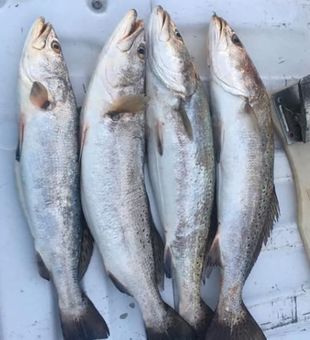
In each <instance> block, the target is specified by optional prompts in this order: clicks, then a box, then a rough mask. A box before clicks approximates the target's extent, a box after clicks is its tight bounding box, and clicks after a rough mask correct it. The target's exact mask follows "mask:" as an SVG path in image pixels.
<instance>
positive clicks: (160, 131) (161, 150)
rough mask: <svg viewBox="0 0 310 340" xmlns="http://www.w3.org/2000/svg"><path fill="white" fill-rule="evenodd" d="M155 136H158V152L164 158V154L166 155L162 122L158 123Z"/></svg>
mask: <svg viewBox="0 0 310 340" xmlns="http://www.w3.org/2000/svg"><path fill="white" fill-rule="evenodd" d="M155 135H156V145H157V151H158V153H159V154H160V155H161V156H162V155H163V153H164V144H163V123H162V122H160V121H157V122H156V125H155Z"/></svg>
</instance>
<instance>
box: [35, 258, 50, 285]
mask: <svg viewBox="0 0 310 340" xmlns="http://www.w3.org/2000/svg"><path fill="white" fill-rule="evenodd" d="M36 257H37V265H38V270H39V274H40V276H41V277H43V279H45V280H48V281H49V280H50V273H49V270H48V269H47V267H46V265H45V263H44V262H43V260H42V257H41V255H40V254H39V253H38V252H37V253H36Z"/></svg>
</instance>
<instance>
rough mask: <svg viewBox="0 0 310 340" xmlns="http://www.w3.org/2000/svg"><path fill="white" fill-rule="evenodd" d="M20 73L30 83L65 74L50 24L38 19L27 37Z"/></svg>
mask: <svg viewBox="0 0 310 340" xmlns="http://www.w3.org/2000/svg"><path fill="white" fill-rule="evenodd" d="M21 72H22V74H23V75H24V76H26V77H27V78H28V80H29V81H30V82H35V81H41V82H42V81H44V79H49V78H53V77H61V76H63V75H64V74H67V69H66V66H65V63H64V57H63V54H62V50H61V45H60V42H59V40H58V38H57V35H56V32H55V30H54V28H53V26H52V25H51V24H50V23H47V22H45V19H44V18H43V17H39V18H38V19H37V20H36V21H35V22H34V24H33V25H32V27H31V29H30V32H29V34H28V36H27V39H26V42H25V45H24V49H23V53H22V58H21Z"/></svg>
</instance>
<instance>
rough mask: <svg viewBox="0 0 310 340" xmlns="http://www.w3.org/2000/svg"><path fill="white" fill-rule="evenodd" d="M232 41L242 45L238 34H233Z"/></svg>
mask: <svg viewBox="0 0 310 340" xmlns="http://www.w3.org/2000/svg"><path fill="white" fill-rule="evenodd" d="M231 41H232V42H233V44H235V45H237V46H242V44H241V41H240V39H239V38H238V36H237V34H236V33H234V34H233V35H232V36H231Z"/></svg>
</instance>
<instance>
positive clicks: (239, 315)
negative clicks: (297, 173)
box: [209, 16, 278, 329]
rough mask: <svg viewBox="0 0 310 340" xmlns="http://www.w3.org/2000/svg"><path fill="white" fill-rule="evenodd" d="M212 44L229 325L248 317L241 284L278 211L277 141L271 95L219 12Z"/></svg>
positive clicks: (224, 306) (224, 315)
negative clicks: (275, 155) (274, 168)
mask: <svg viewBox="0 0 310 340" xmlns="http://www.w3.org/2000/svg"><path fill="white" fill-rule="evenodd" d="M209 41H210V59H211V60H210V62H211V86H210V88H211V100H212V114H213V117H214V127H215V132H214V135H215V138H216V140H217V141H216V145H217V152H216V153H217V157H216V158H217V179H218V180H217V202H218V223H219V225H218V234H217V235H216V238H215V242H214V245H215V244H216V243H217V246H218V249H219V251H218V252H217V256H218V258H217V262H218V264H220V265H221V267H222V284H221V293H220V299H219V303H218V307H217V318H218V319H219V320H220V321H221V322H222V323H224V324H226V325H227V326H229V327H231V329H232V328H233V327H234V325H236V324H238V323H240V322H242V320H243V319H245V318H246V315H247V312H246V311H245V309H244V306H243V303H242V288H243V285H244V282H245V280H246V278H247V277H248V275H249V273H250V271H251V269H252V266H253V264H254V262H255V261H256V258H257V256H258V254H259V251H260V249H261V246H262V243H263V241H266V240H267V237H268V236H269V232H270V229H271V227H272V224H273V221H274V219H275V218H276V217H277V214H278V208H277V200H276V196H275V193H274V187H273V163H274V141H273V129H272V122H271V107H270V102H269V98H268V95H267V93H266V90H265V87H264V85H263V84H262V82H261V80H260V78H259V75H258V73H257V71H256V69H255V67H254V65H253V64H252V62H251V60H250V58H249V56H248V55H247V53H246V51H245V49H244V47H243V46H242V44H241V42H240V40H239V38H238V37H237V36H236V35H235V33H234V31H233V30H232V29H231V28H230V27H229V26H228V24H227V23H226V22H225V21H224V20H223V19H221V18H219V17H216V16H214V17H213V19H212V20H211V25H210V35H209ZM215 248H216V247H213V251H214V249H215ZM215 253H216V252H215Z"/></svg>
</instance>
